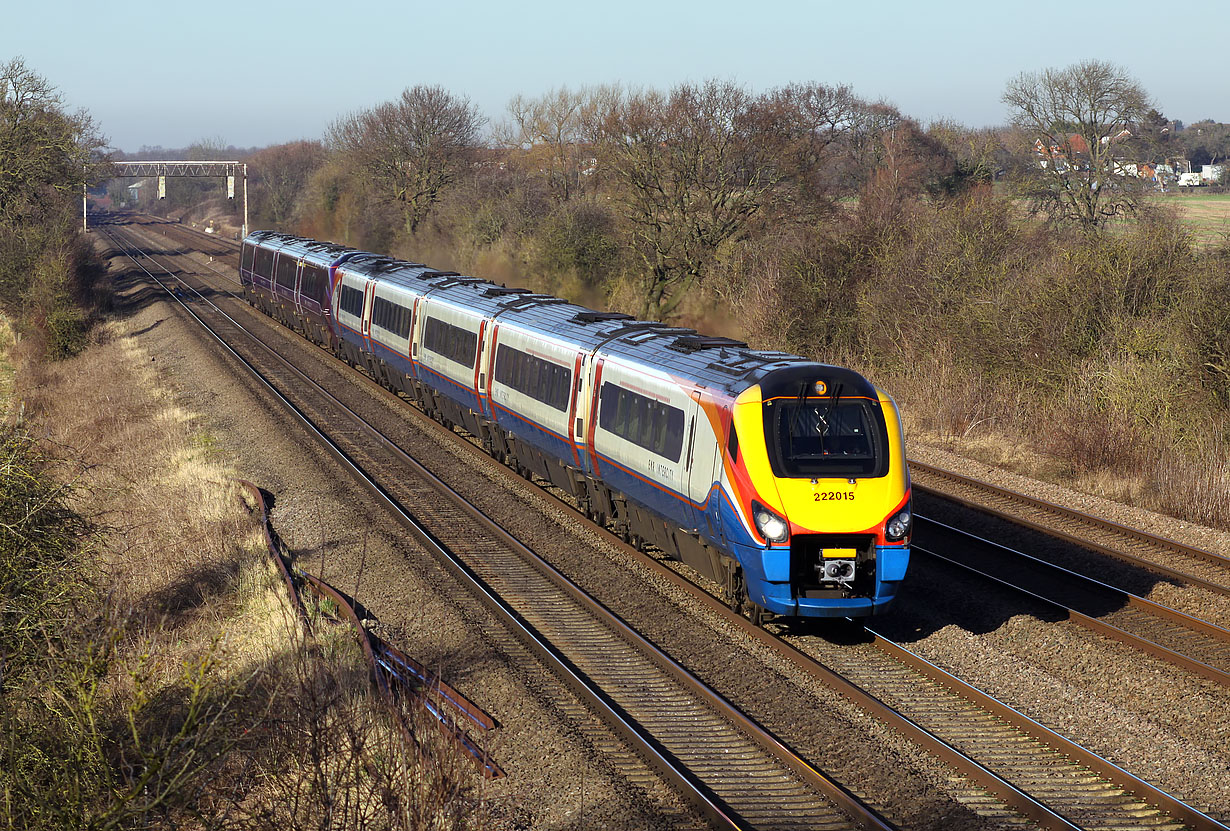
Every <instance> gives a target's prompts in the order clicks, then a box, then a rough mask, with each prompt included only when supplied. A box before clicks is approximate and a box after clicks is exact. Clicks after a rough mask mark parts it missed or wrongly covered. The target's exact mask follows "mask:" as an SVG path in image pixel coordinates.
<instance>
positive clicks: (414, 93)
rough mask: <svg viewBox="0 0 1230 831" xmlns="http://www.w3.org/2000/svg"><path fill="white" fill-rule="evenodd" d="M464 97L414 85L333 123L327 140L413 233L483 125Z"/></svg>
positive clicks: (454, 177)
mask: <svg viewBox="0 0 1230 831" xmlns="http://www.w3.org/2000/svg"><path fill="white" fill-rule="evenodd" d="M484 123H485V122H484V119H483V118H482V117H481V116H480V115H479V112H478V108H477V107H475V106H473V105H472V104H471V103H470V101H469V99H468V98H464V97H460V98H459V97H457V96H454V95H452V94H451V93H449V92H447V91H446V90H444V88H443V87H438V86H423V85H419V86H415V87H410V88H408V89H406V90H405V91H404V92H402V94H401V97H400V98H398V99H397V100H396V101H391V102H387V103H384V104H380V105H378V106H376V107H374V108H372V109H370V110H363V111H361V112H358V113H355V114H353V115H350V116H347V117H345V118H342V119H340V120H339V121H337V122H335V123H334V124H333V125H332V126H331V127H330V128H329V132H328V137H327V141H328V144H329V145H330V147H331V148H333V149H334V150H336V151H338V152H341V153H344V154H347V155H349V156H351V157H352V159H353V161H354V162H355V164H356V166H357V167H358V168H359V169H361V170H363V171H364V172H365V173H366V174H367V175H368V176H369V177H371V180H372V184H373V185H374V186H375V187H376V188H377V190H378V191H379V192H380V193H381V194H382V195H383V197H384V198H385V199H386V200H388V201H391V202H394V203H396V204H397V205H398V206H399V208H400V209H401V212H402V216H403V219H404V221H405V228H406V231H407V232H408V233H411V234H413V233H414V232H415V231H417V230H418V227H419V224H420V223H421V222H422V221H423V220H424V219H425V218H426V217H427V216H428V214H430V213H431V210H432V208H433V207H434V206H435V205H436V203H437V202H439V201H440V197H441V194H442V193H443V192H444V191H445V190H446V189H447V188H448V187H449V186H450V185H452V184H453V183H454V182H455V181H456V180H457V177H458V176H459V175H460V174H461V173H462V171H464V170H465V169H466V168H467V167H468V165H469V163H470V161H471V159H472V154H473V151H474V150H475V148H476V147H477V145H478V131H479V129H480V128H481V127H482V125H483V124H484Z"/></svg>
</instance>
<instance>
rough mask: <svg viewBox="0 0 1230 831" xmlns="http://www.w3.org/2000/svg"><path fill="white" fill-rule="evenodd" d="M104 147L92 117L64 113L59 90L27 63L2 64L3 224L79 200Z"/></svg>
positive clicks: (0, 214) (0, 181)
mask: <svg viewBox="0 0 1230 831" xmlns="http://www.w3.org/2000/svg"><path fill="white" fill-rule="evenodd" d="M103 145H104V141H103V139H102V138H101V137H99V136H98V134H97V132H96V130H95V127H94V123H93V121H92V120H91V119H90V117H89V116H88V115H86V114H85V113H83V112H82V113H76V114H69V113H66V112H64V109H63V102H62V101H61V99H60V96H59V94H58V93H57V92H56V90H55V88H54V87H53V86H52V85H51V84H50V83H49V82H48V81H47V80H46V79H45V78H43V77H42V76H41V75H39V74H38V73H36V72H34V71H33V70H32V69H30V68H28V67H27V66H26V64H25V61H23V60H22V59H21V58H14V59H13V60H11V61H9V62H8V63H6V64H0V222H9V223H15V222H22V221H24V220H27V219H29V218H31V217H33V216H37V215H38V214H40V213H41V212H43V211H45V210H47V209H48V208H50V207H51V206H53V205H57V204H60V203H62V201H63V200H64V199H66V198H68V195H69V194H75V195H79V194H80V190H81V185H82V183H83V182H84V181H86V178H87V176H90V175H91V173H92V171H93V170H94V169H95V168H96V167H97V166H98V165H99V164H100V163H101V160H100V159H99V157H98V154H97V151H98V150H100V149H101V148H102V147H103Z"/></svg>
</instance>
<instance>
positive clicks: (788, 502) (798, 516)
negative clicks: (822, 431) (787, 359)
mask: <svg viewBox="0 0 1230 831" xmlns="http://www.w3.org/2000/svg"><path fill="white" fill-rule="evenodd" d="M880 405H881V410H882V411H883V413H884V424H885V427H886V428H887V431H888V443H889V447H888V452H889V455H890V462H889V472H888V474H887V475H886V476H883V477H880V478H856V479H854V480H853V481H850V480H848V479H816V480H814V481H813V480H812V479H806V478H803V479H778V478H776V477H775V476H774V475H773V468H772V466H771V465H770V463H769V453H768V449H767V448H766V446H765V435H764V411H763V402H762V400H761V392H760V387H759V386H755V387H751V388H749V389H747V390H745V391H744V392H743V394H742V395H740V396H739V397H738V398H737V399H736V400H735V407H734V423H735V428H736V429H737V430H738V431H739V450H740V453H741V454H742V455H743V457H744V461H745V464H746V467H747V473H748V477H749V479H750V480H751V483H752V486H753V487H754V489H755V491H756V494H757V495H758V496H757V498H759V499H760V501H761V502H763V503H764V504H765V505H766V506H767V507H769V508H772V509H774V510H776V511H779V512H781V513H782V514H783V515H784V516H785V517H786V518H787V519H789V520H790V523H791V525H792V526H793V528H792V530H793V531H794V532H796V533H855V532H859V531H867V530H869V529H872V528H875V527H876V526H877V525H879V524H880V523H881V522H883V521H884V519H885V518H886V517H887V516H888V513H889V512H890V511H892V510H893V508H895V507H896V506H897V505H898V504H900V502H901V500H902V499H903V498H904V497H905V492H906V489H907V488H908V486H909V483H908V473H907V471H906V463H905V449H904V445H903V442H902V434H901V423H900V421H899V419H898V418H897V407H896V405H895V404H894V403H893V401H892V399H891V398H889V397H888V396H886V395H884V394H883V393H880Z"/></svg>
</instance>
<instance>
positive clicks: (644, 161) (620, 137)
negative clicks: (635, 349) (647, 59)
mask: <svg viewBox="0 0 1230 831" xmlns="http://www.w3.org/2000/svg"><path fill="white" fill-rule="evenodd" d="M753 103H754V102H753V99H752V98H751V96H749V95H748V93H747V92H746V91H745V90H744V89H743V88H742V87H739V86H737V85H735V84H732V83H723V82H718V81H707V82H705V83H704V84H701V85H699V86H696V85H692V84H683V85H681V86H678V87H676V88H675V89H673V90H672V91H671V92H670V94H669V95H663V94H661V93H659V92H653V91H651V92H619V93H617V94H611V95H609V96H606V97H605V98H604V100H603V101H602V105H601V106H600V107H597V108H596V109H595V112H594V114H593V120H592V121H591V125H590V126H591V137H592V139H593V142H594V144H595V147H596V148H597V150H598V152H599V156H598V158H599V168H600V173H601V174H602V175H603V176H604V177H609V178H610V179H612V180H613V182H614V184H615V194H616V195H615V199H616V204H617V205H618V210H619V212H620V214H621V216H622V218H623V220H624V221H625V222H626V223H627V225H628V226H629V227H630V229H631V236H632V247H633V249H634V250H635V251H636V253H637V254H638V255H639V257H640V259H641V261H642V263H643V264H644V267H645V270H644V272H643V273H642V275H641V279H640V286H639V288H640V290H641V297H642V301H641V308H640V310H639V312H640V314H641V315H642V316H645V317H653V318H658V319H665V318H669V317H671V316H672V315H674V314H675V312H676V310H677V308H678V306H679V303H680V302H681V301H682V300H683V298H684V297H685V296H686V294H687V292H688V290H689V289H691V288H692V287H693V286H694V285H695V284H696V283H698V282H699V281H701V280H703V278H704V275H705V273H706V270H707V269H708V268H709V266H710V264H711V263H712V261H713V259H714V258H715V256H716V254H717V251H718V248H719V246H721V245H722V244H723V243H725V242H727V241H728V240H731V239H733V238H735V237H737V236H739V235H740V234H741V233H742V232H743V231H744V230H745V228H746V227H747V225H748V223H749V222H750V221H751V219H752V218H753V217H755V216H756V215H757V214H758V213H760V212H761V210H762V209H763V208H764V207H765V205H766V202H767V201H768V200H769V199H770V197H771V193H772V191H773V189H774V188H775V187H776V185H777V183H778V182H779V181H780V179H781V171H780V167H779V165H777V164H776V163H775V160H774V158H773V154H772V152H771V142H770V141H769V139H770V138H771V137H770V136H769V135H768V134H767V132H766V121H765V120H763V119H759V118H756V117H754V115H755V113H754V109H753V106H752V105H753Z"/></svg>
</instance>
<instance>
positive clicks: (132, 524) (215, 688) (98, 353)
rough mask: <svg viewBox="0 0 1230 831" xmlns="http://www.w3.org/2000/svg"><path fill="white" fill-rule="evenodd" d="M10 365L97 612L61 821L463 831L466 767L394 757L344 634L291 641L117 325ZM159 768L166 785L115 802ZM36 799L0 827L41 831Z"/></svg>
mask: <svg viewBox="0 0 1230 831" xmlns="http://www.w3.org/2000/svg"><path fill="white" fill-rule="evenodd" d="M2 336H3V332H2V330H0V337H2ZM21 352H22V350H21V349H17V350H16V353H17V354H19V355H20V354H21ZM21 366H22V369H21V370H20V371H19V372H18V375H17V388H18V390H19V392H21V393H24V395H25V404H26V407H27V411H28V413H29V415H30V422H31V423H32V424H33V425H34V426H35V430H36V432H37V433H38V435H39V436H40V438H41V439H42V442H43V445H44V446H45V447H48V448H51V449H52V450H53V451H54V452H55V453H56V454H57V455H58V456H60V457H62V458H72V459H74V460H79V462H80V463H81V466H80V467H79V468H78V470H79V471H81V473H80V475H79V476H78V478H77V481H76V483H75V489H74V492H75V493H76V497H75V499H74V501H73V507H74V508H75V510H76V511H77V512H78V513H79V514H81V515H84V516H87V517H89V518H90V519H92V520H93V522H94V523H95V524H96V526H98V527H99V528H100V529H101V533H100V535H99V536H98V538H97V539H96V540H95V542H94V543H93V545H94V546H95V549H96V550H94V551H92V552H91V555H92V556H91V559H90V560H89V562H90V563H91V565H90V569H89V570H90V574H88V575H86V577H87V579H89V580H90V581H91V582H93V583H94V584H95V585H97V586H98V587H99V588H101V589H102V592H103V595H102V596H104V597H105V598H106V603H105V605H104V606H103V607H100V608H97V609H92V610H86V612H85V614H84V617H85V618H89V619H91V620H93V621H95V622H94V623H93V624H92V627H93V628H92V629H91V630H90V631H93V632H94V633H95V634H94V635H93V636H90V635H89V633H88V632H83V633H81V634H83V635H84V636H85V637H86V640H85V641H83V642H82V643H81V644H79V645H78V646H79V647H80V649H81V650H84V651H83V653H82V654H84V655H86V660H84V661H83V662H80V661H79V662H78V663H77V664H75V665H74V666H78V667H79V668H80V667H84V669H82V670H81V672H77V671H76V670H74V672H76V675H75V676H74V677H77V678H78V680H80V681H81V683H82V684H84V685H85V686H84V687H80V689H86V690H88V691H89V694H88V695H87V696H84V697H82V696H79V695H77V696H76V700H77V701H79V702H82V701H83V702H85V703H84V704H81V705H80V706H78V705H74V706H73V707H69V708H68V710H67V711H65V712H67V713H69V715H70V716H72V717H71V718H69V719H68V722H67V724H68V726H67V727H65V728H64V729H65V731H66V734H71V736H76V737H77V738H76V739H71V738H70V739H69V740H66V741H64V742H61V744H63V745H64V746H65V752H74V753H75V752H76V751H75V750H73V748H74V747H76V745H75V743H74V742H75V741H78V740H80V741H82V742H84V743H85V744H87V745H90V746H91V747H94V748H95V749H96V751H97V752H95V753H93V754H92V755H89V754H87V755H88V756H89V759H90V760H91V762H90V765H87V766H85V767H87V768H88V769H90V770H93V771H94V772H95V774H96V776H97V777H99V778H98V779H89V778H88V777H86V778H84V779H83V778H82V777H81V776H79V775H77V774H71V776H73V777H75V778H73V780H72V782H73V785H72V787H71V788H70V790H74V792H75V793H77V797H76V802H75V803H72V804H77V803H79V804H80V805H81V806H83V807H81V808H80V809H79V810H84V811H86V812H87V813H91V814H93V815H96V816H98V815H102V814H107V816H112V815H115V816H124V817H128V818H129V819H128V820H125V821H124V823H121V824H130V822H129V820H131V823H135V825H134V827H135V826H136V825H139V826H140V827H171V826H174V827H184V825H183V824H184V823H187V827H202V828H209V827H222V826H223V825H225V826H226V827H228V828H229V827H234V828H269V829H273V828H278V829H282V828H289V829H297V828H322V829H323V828H339V829H340V828H355V829H365V828H441V829H444V828H461V827H468V826H469V823H470V820H469V819H468V816H469V814H470V813H471V809H470V806H469V803H468V802H467V800H466V799H465V791H466V787H468V785H467V783H468V782H469V776H468V774H469V767H468V765H466V764H465V763H464V762H461V761H459V760H458V759H457V752H456V751H455V750H454V749H453V748H451V747H446V746H443V745H442V744H441V742H440V739H439V736H438V731H437V730H434V729H432V728H430V727H428V726H423V727H422V728H421V729H416V730H415V739H416V743H415V744H414V745H413V746H412V747H410V748H406V747H405V746H404V745H403V741H402V734H401V733H400V732H399V731H398V730H397V729H395V728H394V727H393V726H392V721H391V719H390V717H389V714H388V713H386V712H385V711H383V710H381V709H379V708H376V707H374V702H373V699H372V696H371V695H370V689H369V684H368V679H367V673H366V670H365V669H364V668H363V666H362V659H361V656H360V654H359V653H358V650H357V649H356V648H355V647H354V646H353V641H352V639H351V638H350V636H349V635H348V634H347V633H346V632H345V630H341V629H339V630H336V631H329V632H326V635H325V637H324V638H323V639H322V640H320V641H314V640H310V639H306V638H305V634H304V632H303V630H302V627H301V626H300V623H299V620H298V618H297V616H295V615H294V614H293V613H292V612H291V611H290V610H289V608H288V604H287V603H286V601H285V599H284V589H283V588H282V586H281V584H280V578H279V577H278V576H277V572H276V570H275V569H274V568H273V565H272V563H270V562H269V560H268V557H267V555H266V554H265V553H264V550H263V537H261V535H260V532H259V528H258V526H257V524H256V521H255V519H254V518H253V517H252V516H251V515H250V514H249V513H248V512H247V511H246V510H245V509H244V506H243V504H242V503H241V500H240V490H239V489H238V487H237V486H236V485H235V484H233V480H234V478H235V475H236V471H234V470H233V469H232V468H231V467H230V466H229V464H228V463H227V462H226V460H225V459H224V458H223V457H222V456H221V455H220V454H219V453H218V452H217V451H216V450H215V449H214V448H215V444H216V442H215V441H214V440H213V438H212V437H211V436H210V434H209V433H208V431H207V430H206V429H205V426H204V425H203V423H202V419H201V418H200V417H199V416H198V415H196V414H194V413H192V412H189V411H187V410H185V409H184V408H183V407H182V406H181V405H180V404H179V403H177V401H176V400H175V397H174V396H173V394H172V393H171V392H170V391H169V390H168V389H167V388H166V387H165V386H164V385H163V383H162V381H161V379H160V377H159V375H158V374H157V372H156V364H155V362H153V361H151V360H150V356H149V355H147V354H145V353H144V352H143V351H142V349H141V348H140V346H139V345H138V344H137V342H136V341H135V340H134V339H133V338H132V337H128V336H127V335H126V333H125V330H124V326H123V325H122V324H119V323H114V322H113V323H109V324H107V325H106V326H104V327H102V328H101V329H99V330H98V331H97V333H96V335H95V337H94V343H93V345H92V346H91V347H90V348H89V349H87V350H86V351H85V352H83V353H82V354H80V355H78V356H77V357H75V358H72V359H69V360H66V361H62V362H58V363H55V364H41V363H35V362H32V361H25V362H23V363H21ZM3 375H4V371H3V370H0V378H2V377H3ZM326 629H327V627H326ZM58 634H60V633H57V635H58ZM91 637H93V638H94V639H93V640H91V639H90V638H91ZM99 639H101V640H99ZM61 674H62V673H61ZM74 695H76V694H74ZM74 708H75V709H74ZM100 714H104V715H105V717H100ZM92 722H97V723H99V724H101V725H102V726H101V727H100V728H98V729H97V730H94V731H93V732H91V728H89V727H88V725H89V724H90V723H92ZM125 722H127V723H128V724H129V727H128V728H124V727H123V724H124V723H125ZM81 724H86V725H87V728H86V729H85V730H84V732H82V729H80V725H81ZM74 725H76V726H74ZM107 725H111V726H110V727H108V726H107ZM185 732H186V733H187V735H186V736H185V735H183V734H184V733H185ZM9 747H10V752H12V753H18V754H20V753H21V752H22V751H21V748H15V749H14V748H12V745H11V743H10V745H9ZM39 752H40V753H41V752H44V751H39ZM100 754H101V755H100ZM185 754H187V757H186V756H185ZM164 757H165V758H166V759H169V760H171V764H172V765H178V764H180V763H181V762H183V763H184V765H185V767H184V768H183V770H184V771H186V773H185V774H184V776H183V777H180V778H172V779H170V780H165V777H164V778H163V779H159V780H158V782H157V783H156V784H155V786H154V787H153V789H152V791H151V788H150V786H148V785H142V786H140V787H138V788H136V789H135V790H134V789H130V788H128V783H129V779H130V778H131V776H138V778H139V774H140V772H141V771H142V770H146V771H148V770H149V769H150V766H151V765H152V764H155V762H154V761H151V760H157V759H162V758H164ZM108 760H110V761H108ZM116 760H127V761H116ZM428 760H430V762H429V763H428ZM155 766H156V765H155ZM81 767H82V765H79V764H76V763H69V762H68V761H67V760H65V762H64V763H56V764H55V765H53V767H52V768H50V769H48V771H49V772H47V773H46V776H47V777H51V781H54V782H55V783H56V785H57V787H63V783H62V782H61V781H60V780H59V779H56V778H55V777H60V776H66V775H70V774H65V773H64V771H68V770H75V769H77V768H81ZM167 769H170V768H167ZM175 769H176V770H178V769H179V768H178V767H177V768H175ZM113 780H114V781H113ZM164 780H165V781H164ZM31 781H34V782H37V781H40V780H37V778H35V779H32V780H31ZM133 781H137V780H133ZM164 785H165V790H166V791H167V793H166V795H165V796H163V795H161V794H163V791H162V790H159V789H160V788H163V786H164ZM91 788H95V789H96V791H97V792H90V789H91ZM27 790H36V789H31V788H27ZM150 793H153V794H154V796H155V797H157V799H156V804H152V802H153V801H154V797H149V796H148V795H149V794H150ZM54 798H55V797H54V796H49V795H46V794H43V795H37V794H36V795H31V794H29V793H27V794H26V799H27V802H26V803H24V807H25V808H27V809H29V810H32V811H33V813H29V812H28V811H27V813H24V814H22V813H21V811H20V810H18V809H16V808H14V809H12V812H11V813H10V809H6V808H5V807H3V806H0V825H3V824H4V822H5V821H6V819H7V821H8V822H9V823H10V824H11V823H12V822H13V821H18V823H19V824H25V823H28V822H29V821H30V817H32V816H45V817H51V818H52V819H44V820H43V821H42V822H43V827H55V822H56V821H55V820H54V819H53V818H54V812H53V811H51V807H50V806H51V803H49V802H40V800H45V799H54ZM30 800H33V801H34V803H38V805H41V807H37V806H35V807H31V802H30ZM19 807H23V806H19ZM40 812H41V813H40ZM108 812H110V813H108ZM224 818H225V819H224ZM48 822H50V823H51V824H50V825H47V823H48Z"/></svg>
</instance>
